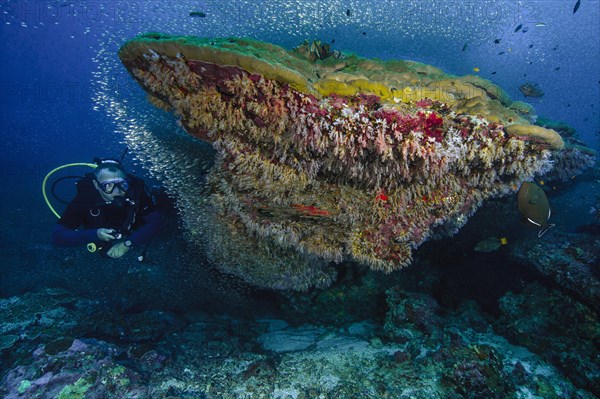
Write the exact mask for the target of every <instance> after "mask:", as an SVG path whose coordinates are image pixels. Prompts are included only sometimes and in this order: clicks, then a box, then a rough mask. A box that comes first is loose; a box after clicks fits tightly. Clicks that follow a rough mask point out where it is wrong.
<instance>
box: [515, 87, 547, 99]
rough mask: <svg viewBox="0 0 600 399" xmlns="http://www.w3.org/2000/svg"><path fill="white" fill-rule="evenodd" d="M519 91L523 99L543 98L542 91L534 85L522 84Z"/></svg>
mask: <svg viewBox="0 0 600 399" xmlns="http://www.w3.org/2000/svg"><path fill="white" fill-rule="evenodd" d="M519 91H520V92H521V93H523V95H524V96H525V97H532V98H540V97H543V96H544V91H543V90H542V89H540V88H539V86H538V85H537V84H535V83H523V84H522V85H521V86H519Z"/></svg>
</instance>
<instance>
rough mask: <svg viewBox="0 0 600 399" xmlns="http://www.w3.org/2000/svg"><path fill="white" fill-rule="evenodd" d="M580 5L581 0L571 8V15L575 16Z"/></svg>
mask: <svg viewBox="0 0 600 399" xmlns="http://www.w3.org/2000/svg"><path fill="white" fill-rule="evenodd" d="M580 5H581V0H577V3H575V7H573V14H575V13H576V12H577V10H579V6H580Z"/></svg>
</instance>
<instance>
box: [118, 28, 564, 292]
mask: <svg viewBox="0 0 600 399" xmlns="http://www.w3.org/2000/svg"><path fill="white" fill-rule="evenodd" d="M119 56H120V58H121V61H122V62H123V64H124V65H125V66H126V68H127V69H128V71H129V72H130V73H131V75H132V76H133V77H134V79H135V80H136V81H137V82H138V83H139V84H140V85H141V86H142V87H143V88H144V89H145V90H146V91H147V93H148V95H149V98H150V102H151V103H152V104H154V105H157V106H159V107H160V108H163V109H165V110H170V111H172V112H174V113H175V114H176V115H177V117H178V118H179V119H180V122H181V124H182V126H183V127H184V128H185V130H186V131H187V132H188V133H189V134H191V135H192V136H194V137H197V138H199V139H202V140H206V141H209V142H211V143H212V144H213V146H214V148H215V149H216V150H217V159H216V161H215V165H214V167H213V168H212V170H211V173H210V177H209V182H208V187H207V193H208V194H207V195H208V201H207V202H206V203H200V201H194V200H193V199H192V200H186V201H185V202H186V203H188V204H190V205H189V206H194V205H192V204H196V205H195V206H198V207H200V206H206V207H207V209H209V210H208V211H207V212H204V213H203V217H204V218H210V220H211V222H212V224H213V225H214V226H215V228H214V231H213V232H211V233H210V234H208V237H209V238H208V239H209V240H210V241H211V242H212V245H211V247H212V251H210V250H209V251H208V252H209V255H211V257H212V259H213V260H214V261H215V263H216V264H218V265H220V267H221V268H222V269H223V270H224V271H226V272H228V273H232V274H235V275H238V276H241V277H242V278H244V279H245V280H246V281H248V282H251V283H252V284H255V285H258V286H263V287H270V288H278V289H296V290H306V289H308V288H310V287H314V286H317V287H324V286H327V285H329V284H330V283H331V281H333V279H334V277H335V272H334V270H333V269H332V268H331V266H330V265H329V263H330V262H341V261H345V260H352V261H355V262H358V263H360V264H363V265H367V266H369V267H371V268H372V269H374V270H382V271H385V272H391V271H394V270H398V269H400V268H402V267H404V266H406V265H408V264H410V262H411V258H412V251H413V250H414V249H415V248H417V247H418V246H419V245H420V244H422V243H423V242H424V241H426V240H428V239H431V238H438V237H444V236H449V235H452V234H454V233H455V232H456V231H457V230H458V229H459V228H460V227H461V226H463V225H464V224H465V223H466V221H467V219H468V218H469V216H471V215H472V214H473V213H474V212H475V210H476V209H477V208H478V207H479V206H480V205H481V204H482V202H483V201H485V200H486V199H489V198H493V197H499V196H503V195H507V194H510V193H514V192H515V190H516V188H518V187H519V185H520V183H521V182H522V181H524V180H527V179H530V178H532V177H533V176H534V175H536V174H543V173H546V172H548V171H549V170H550V169H551V168H552V162H551V158H552V153H553V152H556V151H560V150H561V149H562V148H563V146H564V144H563V141H562V139H561V137H560V135H559V134H558V133H556V132H555V131H553V130H550V129H545V128H541V127H539V126H534V125H531V124H530V118H529V116H528V115H526V114H528V113H533V110H532V109H529V108H526V107H523V106H518V107H515V109H512V108H510V106H511V104H512V101H511V100H510V98H509V97H508V95H506V93H504V91H502V90H501V89H500V88H499V87H497V86H495V85H494V84H492V83H491V82H489V81H486V80H484V79H481V78H479V77H474V76H466V77H455V76H452V75H448V74H445V73H444V72H443V71H441V70H439V69H437V68H434V67H432V66H429V65H424V64H420V63H417V62H411V61H388V62H382V61H376V60H367V59H363V58H360V57H358V56H355V55H351V54H341V53H339V52H331V51H330V49H329V48H324V47H323V45H322V44H321V43H313V45H308V44H307V43H305V44H304V45H303V46H301V47H300V48H299V49H298V50H297V51H287V50H285V49H283V48H280V47H278V46H275V45H271V44H267V43H262V42H258V41H254V40H250V39H200V38H194V37H171V36H165V35H161V34H158V33H151V34H146V35H143V36H140V37H137V38H135V39H133V40H131V41H129V42H127V43H126V44H125V45H124V46H123V47H122V48H121V49H120V52H119ZM517 111H518V112H517ZM564 164H565V165H567V164H568V163H564ZM203 223H204V225H206V221H203ZM193 224H194V223H193V221H186V225H188V226H190V225H193ZM250 258H254V259H255V261H254V262H251V263H248V259H250Z"/></svg>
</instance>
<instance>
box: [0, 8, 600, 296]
mask: <svg viewBox="0 0 600 399" xmlns="http://www.w3.org/2000/svg"><path fill="white" fill-rule="evenodd" d="M574 3H575V2H574V1H562V0H561V1H548V0H543V1H470V2H458V1H424V0H420V1H394V0H388V1H383V0H380V1H363V0H361V1H358V0H355V1H351V0H334V1H328V2H322V1H316V0H314V1H301V0H295V1H286V2H279V1H275V0H271V1H269V0H262V1H261V0H253V1H246V0H230V1H227V0H224V1H217V0H214V1H77V0H73V1H67V0H60V1H12V0H2V1H1V2H0V54H1V56H0V77H1V79H0V80H1V82H0V83H1V92H0V98H1V105H0V132H1V143H2V146H1V151H2V153H1V156H0V165H1V173H0V179H1V180H0V182H1V184H0V209H1V214H0V225H1V227H2V230H1V235H2V237H1V238H2V240H3V241H4V242H5V243H7V244H5V246H4V247H3V248H4V249H3V252H4V253H3V259H4V261H3V262H2V265H0V268H14V267H15V266H16V265H14V264H13V262H14V259H15V254H18V253H19V252H18V250H16V249H15V248H21V249H23V250H25V251H27V249H28V248H29V245H30V244H31V243H35V244H36V245H48V242H49V235H50V231H51V229H52V225H53V223H54V220H55V219H54V216H52V215H51V214H50V212H49V211H48V209H47V208H46V207H45V204H44V202H43V200H42V198H41V195H40V185H41V182H42V179H43V177H44V175H45V174H46V173H47V171H48V170H50V169H51V168H53V167H55V166H58V165H61V164H63V163H67V162H89V161H91V159H92V158H93V157H94V156H112V157H117V156H119V155H120V154H121V152H122V151H123V149H124V147H125V145H124V142H125V136H126V135H127V133H131V132H128V131H127V130H128V129H130V128H131V127H130V126H128V124H127V123H122V121H118V120H116V117H115V114H114V113H111V112H110V111H107V103H106V101H107V99H106V97H104V98H103V99H99V98H98V96H99V93H104V94H106V93H107V92H109V93H110V92H111V89H110V88H109V90H108V91H107V90H106V88H105V87H103V86H102V82H105V83H106V82H108V83H107V84H108V85H116V86H115V88H117V87H118V89H119V90H115V91H118V92H120V93H121V94H122V95H123V96H125V97H126V98H121V100H125V101H131V102H133V103H134V107H137V108H135V112H136V113H137V114H140V115H141V114H144V112H146V110H150V109H151V107H150V106H149V105H147V104H146V103H145V96H144V93H143V92H142V90H141V89H140V88H139V87H137V85H135V84H134V83H133V82H132V80H131V78H130V77H129V75H128V74H127V73H126V71H125V70H124V68H123V67H122V66H121V65H120V64H119V62H118V60H117V56H116V52H117V49H118V48H119V46H120V45H121V44H122V43H124V42H125V41H126V40H128V39H130V38H132V37H133V36H135V35H137V34H140V33H144V32H147V31H160V32H163V33H167V34H181V35H197V36H214V37H221V36H246V37H252V38H256V39H259V40H263V41H267V42H272V43H275V44H278V45H281V46H284V47H286V48H292V47H294V46H296V45H298V44H300V43H301V42H302V41H303V40H305V39H321V40H323V41H326V42H332V41H333V40H335V43H334V44H333V48H334V49H339V50H342V51H347V52H354V53H357V54H359V55H361V56H364V57H378V58H381V59H412V60H417V61H421V62H425V63H428V64H432V65H435V66H437V67H439V68H442V69H444V70H445V71H447V72H450V73H452V74H456V75H464V74H468V73H473V68H479V70H480V72H479V75H480V76H482V77H484V78H487V79H490V80H492V81H493V82H495V83H497V84H498V85H500V86H501V87H503V88H504V89H505V90H506V91H507V92H508V93H509V94H510V95H511V96H512V97H513V98H514V99H522V96H521V94H520V93H519V91H518V87H519V85H520V84H522V83H524V82H534V83H537V84H539V85H540V87H541V88H542V89H543V90H544V91H545V93H546V94H545V96H544V97H543V98H542V99H539V100H534V101H533V104H534V106H535V107H536V110H537V112H538V114H540V115H543V116H547V117H549V118H551V119H556V120H561V121H564V122H566V123H568V124H569V125H571V126H573V127H574V128H575V129H576V130H577V132H578V134H579V135H580V137H581V138H582V139H583V140H584V141H585V142H586V143H587V144H588V145H589V146H591V147H594V148H598V147H599V142H598V138H599V131H600V120H599V114H598V112H599V108H600V69H599V68H598V60H600V42H599V36H598V33H599V31H600V3H599V1H598V0H582V1H581V7H580V9H579V10H578V11H577V13H575V14H574V13H573V6H574ZM191 11H200V12H203V13H205V14H206V17H205V18H198V17H196V18H195V17H190V16H189V13H190V12H191ZM542 24H543V25H544V26H537V25H542ZM518 25H522V29H520V30H519V31H518V32H515V29H516V27H517V26H518ZM497 39H500V42H499V43H495V42H494V41H495V40H497ZM463 49H464V51H463ZM500 52H504V54H502V55H500V54H499V53H500ZM493 72H495V74H492V73H493ZM122 104H123V103H122ZM122 104H121V105H122ZM148 112H150V111H148ZM165 123H167V124H169V123H171V124H172V123H173V121H172V120H168V119H167V120H166V121H165ZM140 173H142V174H143V171H140ZM17 258H18V256H17ZM33 259H35V258H33ZM8 261H10V262H8ZM25 262H27V258H25ZM9 263H10V264H9ZM28 267H32V268H34V267H36V265H35V264H31V265H28ZM12 288H15V287H12ZM5 289H6V287H5ZM17 291H18V290H17ZM0 294H2V292H0ZM5 294H7V293H5Z"/></svg>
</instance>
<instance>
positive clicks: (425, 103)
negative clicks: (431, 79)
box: [415, 98, 433, 108]
mask: <svg viewBox="0 0 600 399" xmlns="http://www.w3.org/2000/svg"><path fill="white" fill-rule="evenodd" d="M415 105H416V106H417V107H419V108H431V106H432V105H433V101H431V99H429V98H423V99H421V100H419V101H417V102H416V103H415Z"/></svg>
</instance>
